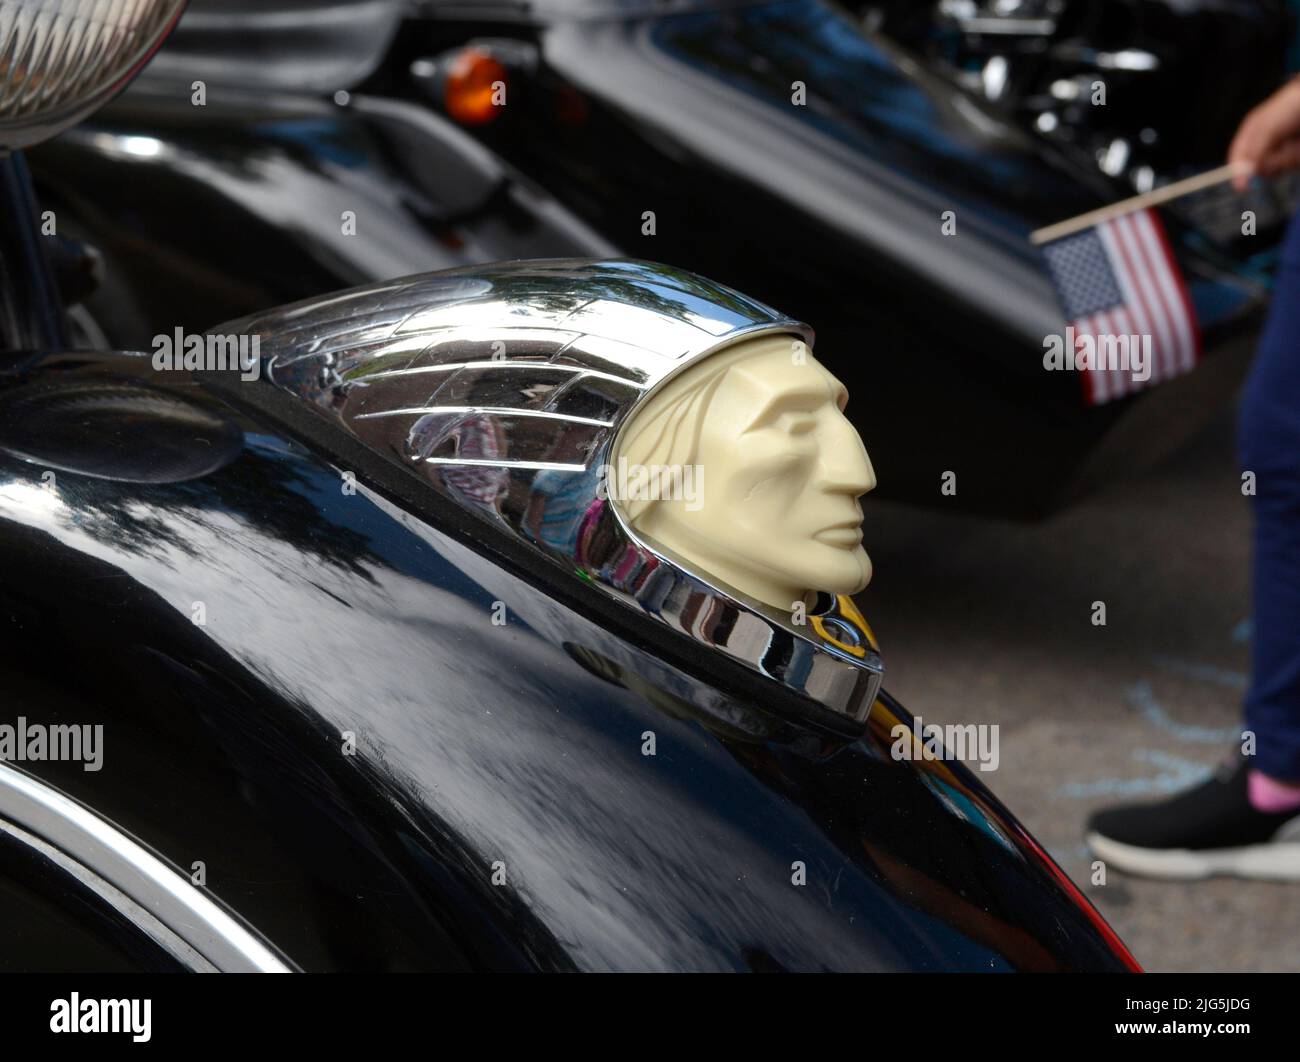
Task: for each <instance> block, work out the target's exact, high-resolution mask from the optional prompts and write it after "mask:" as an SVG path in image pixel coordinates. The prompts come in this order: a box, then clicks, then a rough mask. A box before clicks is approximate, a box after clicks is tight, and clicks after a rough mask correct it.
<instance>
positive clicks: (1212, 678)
mask: <svg viewBox="0 0 1300 1062" xmlns="http://www.w3.org/2000/svg"><path fill="white" fill-rule="evenodd" d="M1151 659H1152V661H1153V662H1155V663H1157V664H1159V665H1160V666H1161V667H1163V668H1164V669H1165V670H1167V671H1172V672H1174V673H1175V674H1178V675H1183V676H1185V677H1186V678H1193V679H1200V680H1201V681H1202V682H1213V683H1215V684H1216V685H1219V686H1227V687H1228V688H1229V689H1234V690H1244V689H1245V688H1246V685H1247V683H1249V681H1250V679H1249V677H1248V676H1247V675H1244V674H1243V673H1242V672H1240V671H1229V670H1228V669H1227V668H1223V667H1215V666H1214V665H1213V664H1197V663H1194V662H1193V661H1191V660H1179V659H1178V657H1176V656H1161V655H1160V654H1159V653H1157V654H1156V655H1155V656H1153V657H1152V658H1151Z"/></svg>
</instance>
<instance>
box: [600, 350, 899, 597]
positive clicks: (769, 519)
mask: <svg viewBox="0 0 1300 1062" xmlns="http://www.w3.org/2000/svg"><path fill="white" fill-rule="evenodd" d="M847 398H848V392H847V391H845V389H844V385H843V384H841V383H840V382H839V380H837V379H836V378H835V377H834V376H832V375H831V374H830V372H828V371H827V370H826V368H825V367H824V366H822V365H821V364H820V363H818V362H817V361H816V360H815V359H814V358H813V356H812V352H811V351H809V350H808V347H807V344H805V343H804V342H803V341H802V340H801V339H799V338H798V337H797V336H793V335H776V336H771V335H769V336H761V337H758V338H755V339H749V340H743V341H741V342H739V343H736V344H733V345H732V346H729V347H725V348H723V349H722V350H720V351H719V352H718V353H716V354H713V355H710V356H709V357H707V358H705V359H703V360H702V361H701V362H699V363H698V364H696V365H694V366H692V367H691V368H689V369H687V370H686V371H685V372H683V373H682V374H681V375H679V376H677V377H674V378H673V379H672V380H670V381H669V382H668V383H667V384H665V385H664V386H663V387H662V388H661V389H660V390H659V391H657V392H656V393H655V394H653V395H651V396H650V398H649V399H648V400H647V401H646V403H645V405H643V406H642V407H641V408H639V409H638V410H637V411H636V412H635V413H634V414H633V416H632V418H631V419H630V420H629V421H628V423H627V424H626V425H625V426H624V428H623V430H622V432H621V433H620V436H619V439H618V444H617V448H616V451H615V454H614V458H615V462H614V472H615V478H614V481H613V482H612V483H611V484H610V498H611V499H612V501H613V503H614V504H615V506H616V507H617V508H618V511H619V512H620V513H621V514H622V516H623V518H624V520H626V521H627V523H628V524H629V525H630V526H631V527H632V528H633V529H634V530H635V531H636V532H637V534H638V535H640V537H642V538H643V539H645V540H647V541H648V543H649V544H651V545H656V544H658V545H661V546H664V547H666V548H667V549H668V550H670V551H671V552H672V553H674V554H675V555H676V556H677V557H678V558H680V559H681V560H682V561H683V562H684V563H685V564H686V565H688V566H690V567H692V568H694V570H696V571H697V573H698V574H700V575H702V576H706V577H712V578H713V579H714V580H715V581H720V582H722V583H725V584H726V585H727V586H729V587H731V588H733V589H735V590H739V591H741V592H742V593H744V594H747V595H748V596H749V597H752V598H756V599H757V600H759V601H762V602H764V603H765V604H768V605H771V606H773V607H774V608H777V609H780V610H782V611H786V612H788V611H790V610H791V609H793V608H794V607H795V605H796V603H797V602H799V601H802V600H804V599H805V598H806V596H807V594H808V592H809V591H814V590H821V591H826V592H828V593H833V594H852V593H855V592H857V591H858V590H861V589H862V588H863V587H864V586H866V585H867V582H868V581H869V580H870V579H871V561H870V559H869V558H868V557H867V554H866V551H865V550H863V548H862V528H861V523H862V508H861V506H860V505H859V504H858V498H859V496H861V495H863V494H865V493H866V492H867V491H869V490H871V489H872V488H873V487H874V486H875V485H876V475H875V472H874V470H873V469H872V467H871V461H870V459H869V458H868V457H867V451H866V448H865V447H864V446H863V445H862V439H861V438H860V437H859V436H858V433H857V431H856V429H854V427H853V425H852V424H850V423H849V422H848V420H847V419H845V417H844V414H843V412H842V410H843V408H844V404H845V401H846V400H847Z"/></svg>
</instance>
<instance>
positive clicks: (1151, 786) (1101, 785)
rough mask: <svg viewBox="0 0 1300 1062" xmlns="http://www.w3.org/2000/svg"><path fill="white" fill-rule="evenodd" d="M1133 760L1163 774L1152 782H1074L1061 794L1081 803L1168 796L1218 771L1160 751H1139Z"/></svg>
mask: <svg viewBox="0 0 1300 1062" xmlns="http://www.w3.org/2000/svg"><path fill="white" fill-rule="evenodd" d="M1133 759H1135V760H1136V761H1137V762H1138V763H1144V764H1147V765H1149V766H1152V767H1155V768H1157V769H1158V770H1159V772H1160V773H1159V774H1157V775H1155V776H1154V777H1152V778H1098V779H1097V780H1096V781H1094V782H1070V783H1069V784H1067V785H1063V786H1061V788H1060V789H1059V790H1057V792H1059V793H1060V794H1061V795H1062V796H1068V797H1076V798H1079V799H1090V798H1093V797H1134V796H1167V795H1168V794H1170V793H1176V792H1178V791H1179V790H1182V789H1187V788H1188V787H1190V786H1192V785H1195V784H1196V783H1198V782H1200V781H1201V780H1202V779H1204V778H1206V777H1208V776H1209V775H1210V773H1211V772H1212V771H1213V769H1214V768H1213V767H1212V766H1206V765H1205V764H1203V763H1196V762H1194V761H1192V760H1185V759H1182V758H1181V757H1179V756H1171V755H1169V753H1167V752H1161V751H1159V750H1158V749H1135V750H1134V752H1133Z"/></svg>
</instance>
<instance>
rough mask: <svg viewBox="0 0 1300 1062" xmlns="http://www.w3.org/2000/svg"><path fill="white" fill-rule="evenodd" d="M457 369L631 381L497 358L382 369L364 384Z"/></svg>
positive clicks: (573, 368) (544, 363)
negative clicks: (540, 373) (509, 371)
mask: <svg viewBox="0 0 1300 1062" xmlns="http://www.w3.org/2000/svg"><path fill="white" fill-rule="evenodd" d="M458 369H532V370H534V371H536V372H563V373H568V374H569V375H570V376H575V377H587V376H590V377H591V378H592V379H595V380H610V381H612V382H613V383H621V384H630V383H633V381H631V380H629V379H628V378H627V377H626V376H615V375H614V374H613V373H612V372H597V371H596V370H595V369H585V368H583V367H582V366H581V365H555V364H552V363H551V362H547V361H518V360H514V361H512V360H508V359H506V358H498V359H496V360H495V361H494V360H490V359H486V358H485V359H483V360H480V361H454V362H449V363H447V364H444V365H421V366H418V367H417V368H414V369H384V370H383V371H382V372H368V373H366V375H365V380H366V382H369V381H371V380H388V379H392V378H393V377H395V376H423V375H425V374H427V373H434V372H455V371H457V370H458Z"/></svg>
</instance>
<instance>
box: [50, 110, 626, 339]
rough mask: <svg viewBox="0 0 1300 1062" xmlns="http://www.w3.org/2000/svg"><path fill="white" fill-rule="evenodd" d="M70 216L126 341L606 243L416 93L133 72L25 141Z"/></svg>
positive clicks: (69, 230)
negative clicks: (375, 93) (358, 288)
mask: <svg viewBox="0 0 1300 1062" xmlns="http://www.w3.org/2000/svg"><path fill="white" fill-rule="evenodd" d="M31 161H32V165H33V167H34V170H35V172H36V174H37V180H38V183H39V185H40V190H41V195H42V202H43V204H44V205H45V206H47V207H49V208H50V209H52V210H54V211H55V213H56V216H57V217H58V219H59V231H60V233H61V234H63V235H66V236H70V237H74V238H83V239H87V240H88V241H89V242H91V243H92V244H94V245H95V246H96V247H98V248H99V249H100V250H101V251H102V252H103V254H104V257H105V268H104V276H105V283H104V287H103V289H102V290H101V291H100V292H99V293H98V295H97V296H96V297H95V298H94V299H93V300H92V302H91V308H92V310H93V312H94V315H95V317H96V319H97V320H98V321H99V323H100V324H101V326H102V327H103V328H104V330H105V332H106V334H107V336H108V338H109V340H110V341H111V343H112V344H113V345H115V346H116V347H118V348H120V349H150V339H151V337H152V336H154V335H155V334H157V333H160V332H165V333H167V334H170V333H171V331H172V330H173V329H174V328H175V327H182V328H184V329H186V330H187V331H192V332H195V331H202V330H204V329H205V328H208V327H210V326H212V325H215V324H217V323H219V322H220V321H222V320H228V319H230V318H233V317H236V316H240V315H243V314H247V313H249V312H251V311H253V310H260V309H265V308H266V307H268V306H273V305H277V304H280V303H283V302H287V301H293V300H295V299H300V298H305V297H308V296H314V295H320V294H323V293H325V292H327V291H333V290H336V289H338V288H340V287H345V286H350V285H354V284H358V283H362V282H366V281H371V280H375V279H379V278H388V277H392V276H401V275H405V274H410V273H417V272H425V271H429V270H435V269H447V268H453V267H456V266H463V265H468V264H473V263H478V262H483V261H491V260H500V259H505V258H515V257H539V256H543V255H545V254H549V253H554V251H555V249H556V248H562V249H563V251H562V253H564V254H572V255H601V254H605V253H607V252H608V251H609V250H610V245H609V243H608V242H607V241H605V240H603V239H602V238H600V237H599V236H597V235H596V234H595V233H594V232H592V231H591V230H590V229H589V228H587V227H586V226H584V225H583V224H582V223H581V222H579V221H578V220H577V219H576V218H574V217H573V216H572V215H570V214H569V213H568V212H566V211H564V210H563V209H561V208H559V207H558V205H557V204H556V203H555V201H554V200H553V199H551V197H549V196H548V195H546V194H545V193H542V192H540V191H539V190H538V189H536V188H535V187H533V186H531V185H530V184H529V183H528V182H527V181H525V180H524V179H522V178H521V177H520V176H519V175H518V174H517V173H515V172H514V171H512V170H511V169H510V168H509V167H508V166H506V165H505V164H504V163H502V161H501V160H500V159H498V158H496V157H495V156H494V155H493V154H492V153H491V152H490V151H489V150H487V149H485V148H484V147H482V146H481V145H479V144H477V143H475V142H474V141H473V139H472V138H470V137H469V136H468V135H467V134H465V133H464V132H463V131H461V130H459V129H457V128H455V127H454V126H451V125H450V124H449V123H447V122H446V121H445V120H443V119H440V118H439V117H438V116H436V115H433V114H431V113H429V111H428V109H427V108H425V107H423V106H419V105H416V104H411V103H402V102H400V101H387V100H382V99H374V100H367V99H360V98H358V99H356V100H354V101H353V102H352V103H351V104H350V105H349V106H346V107H342V106H338V105H336V104H334V103H332V102H326V101H323V100H318V99H315V98H311V97H306V96H300V97H276V96H274V95H266V94H260V93H258V94H250V93H247V92H245V93H242V94H240V93H232V92H225V91H223V92H221V93H218V92H217V91H216V90H215V89H214V90H213V95H212V98H211V99H210V100H209V102H208V104H207V106H205V107H195V106H193V105H192V103H191V102H190V90H189V89H188V87H186V88H184V89H183V91H182V90H179V89H178V90H177V91H174V92H173V91H160V92H153V91H150V88H149V86H148V85H143V86H137V89H136V90H135V91H133V92H131V93H130V94H129V97H128V98H126V99H124V100H123V101H122V103H121V104H120V105H119V106H116V107H111V108H109V109H108V111H106V112H104V113H102V114H100V115H96V116H95V117H94V118H92V119H90V120H89V121H88V122H86V123H84V124H83V125H81V126H79V127H78V128H76V129H74V130H71V131H69V132H68V133H66V134H64V135H63V136H61V137H60V138H58V139H57V140H55V141H52V142H51V143H49V144H46V145H43V146H42V147H40V148H38V149H37V150H36V151H34V152H32V153H31Z"/></svg>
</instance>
